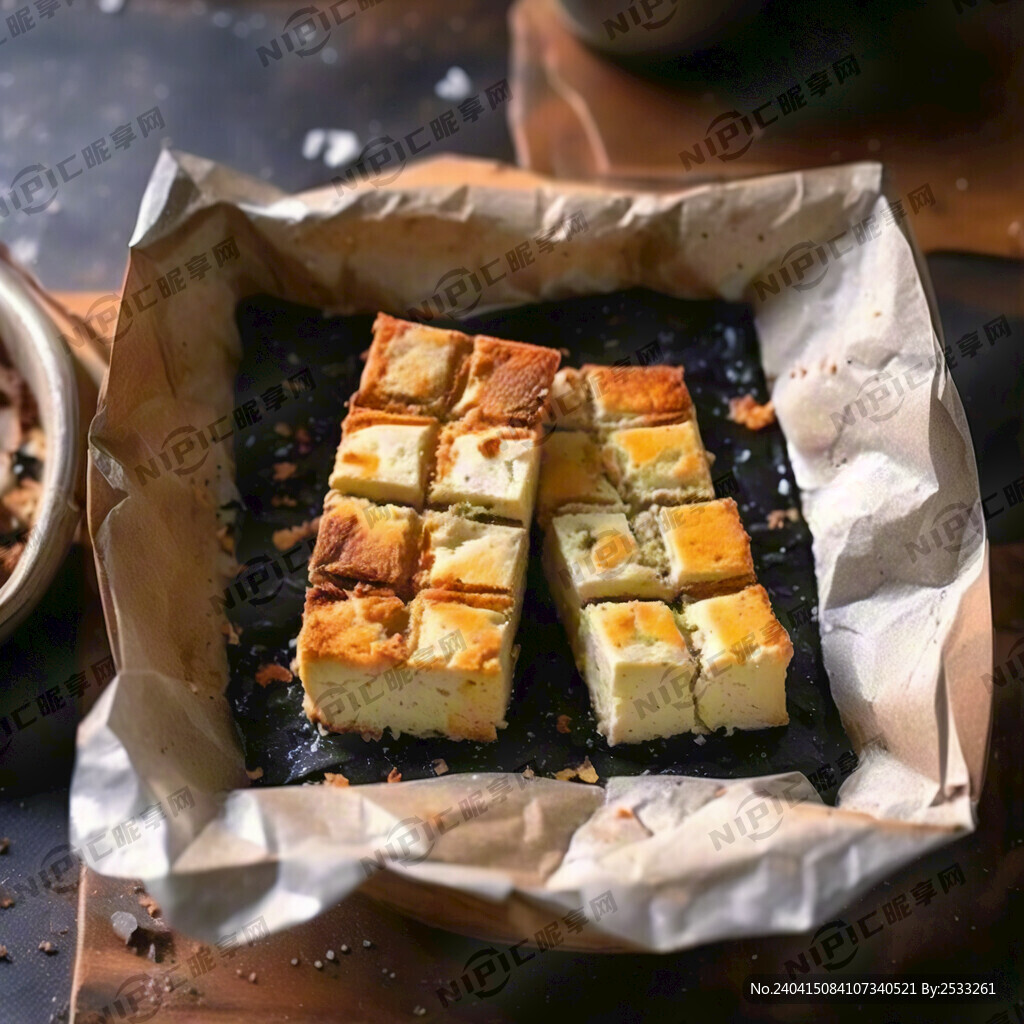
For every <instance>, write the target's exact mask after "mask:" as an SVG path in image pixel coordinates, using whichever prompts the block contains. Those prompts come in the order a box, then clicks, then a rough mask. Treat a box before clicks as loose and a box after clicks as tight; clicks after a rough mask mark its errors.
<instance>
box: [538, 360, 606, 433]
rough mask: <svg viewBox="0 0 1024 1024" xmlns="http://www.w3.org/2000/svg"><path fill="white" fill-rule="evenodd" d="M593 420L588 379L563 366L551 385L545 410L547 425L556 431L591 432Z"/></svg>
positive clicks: (575, 370)
mask: <svg viewBox="0 0 1024 1024" xmlns="http://www.w3.org/2000/svg"><path fill="white" fill-rule="evenodd" d="M593 420H594V412H593V409H592V408H591V403H590V390H589V387H588V385H587V381H586V378H585V377H584V376H583V374H582V373H581V372H580V371H579V370H577V369H575V368H573V367H571V366H563V367H562V369H560V370H559V371H558V373H556V374H555V379H554V381H552V383H551V394H550V396H549V398H548V405H547V409H546V410H545V421H546V423H547V425H548V426H549V427H551V428H554V429H556V430H589V429H590V427H591V426H592V425H593Z"/></svg>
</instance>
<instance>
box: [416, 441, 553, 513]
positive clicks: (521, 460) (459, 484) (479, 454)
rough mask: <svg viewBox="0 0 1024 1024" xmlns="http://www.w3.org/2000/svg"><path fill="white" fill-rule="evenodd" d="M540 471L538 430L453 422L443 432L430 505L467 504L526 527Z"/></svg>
mask: <svg viewBox="0 0 1024 1024" xmlns="http://www.w3.org/2000/svg"><path fill="white" fill-rule="evenodd" d="M539 475H540V448H539V446H538V444H537V433H536V431H530V430H519V429H516V428H513V427H487V428H483V429H470V428H467V427H465V426H463V425H461V424H457V423H450V424H448V425H447V426H445V427H444V428H443V429H442V431H441V439H440V442H439V444H438V449H437V468H436V473H435V476H434V481H433V483H432V484H431V486H430V494H429V503H430V505H431V506H432V507H434V508H439V507H440V508H447V507H448V506H450V505H457V504H460V503H466V504H469V505H474V506H478V507H480V508H482V509H486V510H487V511H488V512H489V513H490V514H491V515H494V516H498V517H500V518H503V519H512V520H515V521H516V522H519V523H522V524H523V525H526V524H528V523H529V522H530V518H531V516H532V515H533V503H534V500H535V498H536V495H537V480H538V477H539Z"/></svg>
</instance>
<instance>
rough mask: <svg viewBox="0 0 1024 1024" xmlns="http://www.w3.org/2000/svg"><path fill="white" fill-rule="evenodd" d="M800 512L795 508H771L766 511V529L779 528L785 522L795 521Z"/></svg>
mask: <svg viewBox="0 0 1024 1024" xmlns="http://www.w3.org/2000/svg"><path fill="white" fill-rule="evenodd" d="M799 518H800V513H799V512H798V511H797V510H796V509H795V508H773V509H772V510H771V512H769V513H768V529H769V530H781V529H782V527H783V526H785V525H786V523H787V522H790V523H795V522H796V521H797V520H798V519H799Z"/></svg>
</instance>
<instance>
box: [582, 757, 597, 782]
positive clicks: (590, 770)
mask: <svg viewBox="0 0 1024 1024" xmlns="http://www.w3.org/2000/svg"><path fill="white" fill-rule="evenodd" d="M578 771H579V777H580V781H581V782H589V783H595V782H597V779H598V775H597V770H596V769H595V768H594V766H593V765H592V764H591V763H590V758H589V757H585V758H583V764H581V765H580V766H579V770H578Z"/></svg>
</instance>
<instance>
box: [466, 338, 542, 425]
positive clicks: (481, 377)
mask: <svg viewBox="0 0 1024 1024" xmlns="http://www.w3.org/2000/svg"><path fill="white" fill-rule="evenodd" d="M561 358H562V357H561V354H560V353H559V352H558V350H557V349H553V348H545V347H543V346H541V345H525V344H523V343H522V342H518V341H503V340H502V339H500V338H489V337H487V336H485V335H478V336H477V337H476V338H474V339H473V356H472V358H471V359H470V363H469V374H468V377H467V380H466V386H465V389H464V390H463V392H462V396H461V397H460V398H459V400H458V402H457V403H456V404H455V406H454V408H453V409H452V412H451V414H452V417H455V418H466V419H468V420H470V421H472V422H474V423H496V424H501V425H503V426H513V427H534V426H536V425H537V424H538V422H539V421H540V416H541V410H542V408H543V406H544V403H545V401H546V399H547V396H548V393H549V392H550V390H551V382H552V379H553V378H554V376H555V371H556V370H557V369H558V363H559V361H560V360H561Z"/></svg>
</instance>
